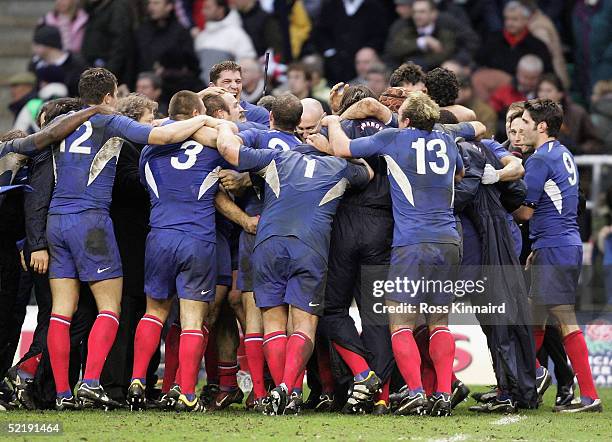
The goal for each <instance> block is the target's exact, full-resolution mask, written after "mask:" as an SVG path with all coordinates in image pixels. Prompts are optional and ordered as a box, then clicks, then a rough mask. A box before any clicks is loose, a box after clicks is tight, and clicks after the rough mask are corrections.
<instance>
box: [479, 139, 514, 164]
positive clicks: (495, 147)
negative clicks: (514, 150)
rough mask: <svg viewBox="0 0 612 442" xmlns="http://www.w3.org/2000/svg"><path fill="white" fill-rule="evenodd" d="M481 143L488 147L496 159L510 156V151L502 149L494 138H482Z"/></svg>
mask: <svg viewBox="0 0 612 442" xmlns="http://www.w3.org/2000/svg"><path fill="white" fill-rule="evenodd" d="M481 143H482V144H483V145H484V147H486V148H487V149H489V150H490V151H491V153H493V155H495V157H496V158H497V159H498V160H501V159H502V158H505V157H509V156H512V154H511V153H510V152H508V151H507V150H506V149H504V146H502V145H501V144H499V143H498V142H497V141H495V140H482V141H481Z"/></svg>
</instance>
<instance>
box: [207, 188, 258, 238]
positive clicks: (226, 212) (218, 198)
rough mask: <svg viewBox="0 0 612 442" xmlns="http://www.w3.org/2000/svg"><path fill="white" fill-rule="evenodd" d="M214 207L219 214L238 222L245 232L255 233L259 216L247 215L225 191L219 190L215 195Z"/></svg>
mask: <svg viewBox="0 0 612 442" xmlns="http://www.w3.org/2000/svg"><path fill="white" fill-rule="evenodd" d="M215 207H216V209H217V210H218V211H219V213H221V215H223V216H224V217H226V218H227V219H229V220H230V221H232V222H234V223H236V224H238V225H239V226H240V227H242V228H243V229H244V231H245V232H247V233H250V234H252V235H255V233H257V223H258V222H259V217H258V216H249V215H247V214H246V213H245V212H244V211H243V210H242V209H241V208H240V207H238V205H237V204H236V203H235V202H234V201H232V199H231V198H230V197H229V195H228V194H227V193H226V192H225V191H223V190H219V191H218V192H217V194H216V195H215Z"/></svg>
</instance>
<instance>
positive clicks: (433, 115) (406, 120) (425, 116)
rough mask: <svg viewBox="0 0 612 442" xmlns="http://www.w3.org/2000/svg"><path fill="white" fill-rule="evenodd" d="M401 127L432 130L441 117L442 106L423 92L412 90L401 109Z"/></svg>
mask: <svg viewBox="0 0 612 442" xmlns="http://www.w3.org/2000/svg"><path fill="white" fill-rule="evenodd" d="M399 119H400V121H399V125H400V128H402V129H403V128H406V127H413V128H415V129H421V130H426V131H429V132H431V130H432V129H433V127H434V124H436V122H437V121H438V120H439V119H440V107H439V106H438V105H437V104H436V103H435V102H434V101H433V100H432V99H431V98H430V97H429V96H427V95H425V94H424V93H423V92H410V93H409V94H408V98H406V101H404V103H403V104H402V106H401V107H400V109H399Z"/></svg>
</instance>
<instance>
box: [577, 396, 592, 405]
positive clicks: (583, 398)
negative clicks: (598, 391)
mask: <svg viewBox="0 0 612 442" xmlns="http://www.w3.org/2000/svg"><path fill="white" fill-rule="evenodd" d="M593 402H595V399H592V398H590V397H588V396H580V403H582V405H591V404H592V403H593Z"/></svg>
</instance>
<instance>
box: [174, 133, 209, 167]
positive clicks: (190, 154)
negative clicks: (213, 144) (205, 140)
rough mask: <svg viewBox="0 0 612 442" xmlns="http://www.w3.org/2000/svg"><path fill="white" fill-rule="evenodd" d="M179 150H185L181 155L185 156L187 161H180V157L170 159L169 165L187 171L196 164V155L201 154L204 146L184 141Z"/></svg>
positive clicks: (191, 141)
mask: <svg viewBox="0 0 612 442" xmlns="http://www.w3.org/2000/svg"><path fill="white" fill-rule="evenodd" d="M181 149H184V150H185V152H183V154H184V155H186V156H187V160H186V161H181V159H180V157H178V156H177V157H172V158H171V159H170V164H172V167H174V168H175V169H178V170H187V169H189V168H191V167H193V165H194V164H195V163H196V160H197V158H198V154H199V153H200V152H202V149H204V146H202V145H201V144H200V143H198V142H196V141H193V140H189V141H185V142H184V143H183V144H182V145H181Z"/></svg>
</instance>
